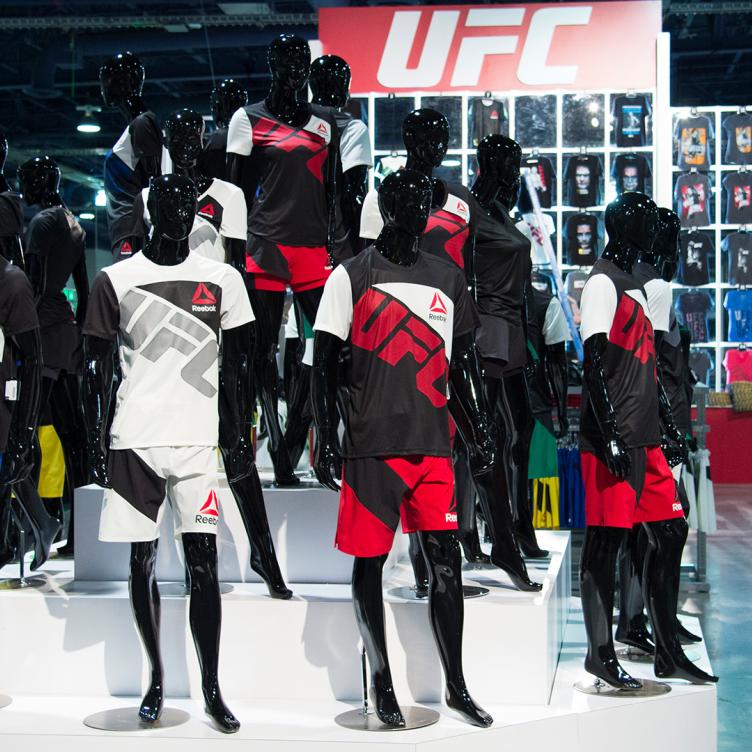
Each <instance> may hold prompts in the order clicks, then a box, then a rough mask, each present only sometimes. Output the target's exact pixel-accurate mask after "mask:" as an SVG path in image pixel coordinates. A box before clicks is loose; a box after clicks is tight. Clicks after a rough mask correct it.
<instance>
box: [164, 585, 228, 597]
mask: <svg viewBox="0 0 752 752" xmlns="http://www.w3.org/2000/svg"><path fill="white" fill-rule="evenodd" d="M157 584H158V586H159V594H160V595H161V596H162V598H187V597H188V596H189V595H190V594H191V588H190V585H187V584H186V583H185V582H159V583H157ZM234 589H235V588H234V587H233V586H232V585H230V583H229V582H220V583H219V594H220V595H227V593H231V592H232V591H233V590H234Z"/></svg>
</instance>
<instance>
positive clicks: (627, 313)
mask: <svg viewBox="0 0 752 752" xmlns="http://www.w3.org/2000/svg"><path fill="white" fill-rule="evenodd" d="M580 309H581V317H582V321H581V324H580V333H581V335H582V341H583V342H587V340H588V339H589V338H590V337H592V336H593V335H596V334H605V335H606V336H607V338H608V344H607V346H606V351H605V353H604V357H603V368H604V371H605V376H606V385H607V388H608V394H609V396H610V398H611V404H612V405H613V406H614V411H615V412H616V426H617V428H618V431H619V434H620V436H621V438H622V439H623V440H624V443H625V444H626V446H627V447H628V448H630V449H632V448H636V447H645V446H657V445H658V444H660V442H661V431H660V424H659V413H658V389H657V386H656V371H655V344H654V340H653V324H652V321H651V320H650V312H649V308H648V301H647V298H646V296H645V291H644V290H643V288H642V287H641V286H640V284H639V283H638V282H637V281H636V280H635V278H634V277H632V276H631V275H630V274H627V273H626V272H623V271H622V270H621V269H619V267H618V266H616V265H615V264H614V263H612V262H611V261H609V260H608V259H604V258H600V259H598V261H596V262H595V264H593V268H592V270H591V272H590V276H589V277H588V280H587V282H586V283H585V287H584V288H583V290H582V298H581V301H580ZM589 367H590V363H589V362H588V361H587V360H586V361H585V369H586V370H587V369H588V368H589ZM580 435H581V447H582V450H583V451H585V452H594V453H596V454H597V453H598V450H599V448H600V447H602V446H603V438H602V434H601V430H600V427H599V425H598V421H597V419H596V417H595V414H594V412H593V407H592V405H591V403H590V400H589V399H588V398H587V387H586V380H585V382H584V385H583V395H582V423H581V429H580Z"/></svg>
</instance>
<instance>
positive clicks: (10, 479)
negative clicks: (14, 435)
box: [0, 440, 34, 486]
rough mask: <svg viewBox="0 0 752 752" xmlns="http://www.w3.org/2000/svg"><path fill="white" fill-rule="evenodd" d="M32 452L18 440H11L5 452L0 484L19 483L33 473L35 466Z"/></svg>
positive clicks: (0, 469) (0, 471)
mask: <svg viewBox="0 0 752 752" xmlns="http://www.w3.org/2000/svg"><path fill="white" fill-rule="evenodd" d="M33 464H34V463H33V462H32V457H31V452H29V451H28V449H27V448H25V447H23V446H21V445H20V444H19V443H18V442H17V441H12V440H11V441H9V442H8V448H7V449H6V450H5V452H4V454H3V460H2V468H0V486H6V485H10V484H11V483H18V481H20V480H24V479H25V478H27V477H28V476H29V473H31V469H32V467H33Z"/></svg>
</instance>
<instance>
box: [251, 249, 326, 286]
mask: <svg viewBox="0 0 752 752" xmlns="http://www.w3.org/2000/svg"><path fill="white" fill-rule="evenodd" d="M245 270H246V272H248V275H249V277H248V286H249V287H250V288H251V289H253V290H271V291H272V292H284V291H285V290H286V289H287V288H288V287H290V288H291V289H292V291H293V292H304V291H305V290H315V289H317V288H319V287H323V286H324V284H325V283H326V280H327V279H328V278H329V275H330V274H331V273H332V265H331V263H330V260H329V254H328V253H327V250H326V246H323V245H321V246H304V245H281V244H279V243H274V242H272V241H271V240H267V239H266V238H259V237H257V236H255V235H251V236H250V238H249V240H248V247H247V248H246V256H245Z"/></svg>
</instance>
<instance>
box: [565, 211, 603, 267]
mask: <svg viewBox="0 0 752 752" xmlns="http://www.w3.org/2000/svg"><path fill="white" fill-rule="evenodd" d="M564 236H565V238H566V243H567V263H569V264H574V265H576V266H592V265H593V264H594V263H595V260H596V258H598V253H599V251H600V248H599V240H600V238H599V236H598V219H597V217H595V216H594V215H593V214H583V213H579V214H573V215H572V216H571V217H569V218H568V219H567V223H566V225H565V229H564Z"/></svg>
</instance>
